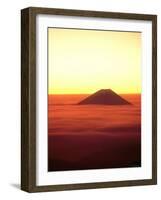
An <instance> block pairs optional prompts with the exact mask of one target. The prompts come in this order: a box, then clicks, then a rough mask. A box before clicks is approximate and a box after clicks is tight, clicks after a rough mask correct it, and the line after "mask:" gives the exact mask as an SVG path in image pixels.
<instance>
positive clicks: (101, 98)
mask: <svg viewBox="0 0 161 200" xmlns="http://www.w3.org/2000/svg"><path fill="white" fill-rule="evenodd" d="M86 104H102V105H131V103H130V102H128V101H126V100H125V99H123V98H122V97H120V96H119V95H118V94H116V93H115V92H114V91H112V90H111V89H101V90H98V91H97V92H96V93H94V94H92V95H90V96H88V97H87V98H85V99H84V100H82V101H80V102H79V103H78V105H86Z"/></svg>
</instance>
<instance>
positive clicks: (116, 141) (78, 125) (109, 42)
mask: <svg viewBox="0 0 161 200" xmlns="http://www.w3.org/2000/svg"><path fill="white" fill-rule="evenodd" d="M47 31H48V32H47V48H48V52H47V63H48V64H47V67H48V171H49V172H52V171H53V172H54V171H67V170H68V171H69V170H92V169H112V168H132V167H135V168H136V167H141V163H142V160H141V142H142V141H141V94H142V84H141V83H142V76H141V75H142V74H141V70H142V69H141V66H142V60H141V58H142V33H141V32H138V31H119V30H118V31H114V30H103V29H101V30H99V29H97V30H95V29H80V28H63V27H48V30H47Z"/></svg>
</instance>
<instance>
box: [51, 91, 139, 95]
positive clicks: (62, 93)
mask: <svg viewBox="0 0 161 200" xmlns="http://www.w3.org/2000/svg"><path fill="white" fill-rule="evenodd" d="M90 94H94V93H48V95H90ZM117 94H120V95H121V94H141V92H138V93H117Z"/></svg>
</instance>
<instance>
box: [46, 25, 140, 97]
mask: <svg viewBox="0 0 161 200" xmlns="http://www.w3.org/2000/svg"><path fill="white" fill-rule="evenodd" d="M108 88H111V89H112V90H114V91H115V92H117V93H141V33H139V32H116V31H96V30H79V29H59V28H49V29H48V93H49V94H91V93H94V92H96V91H97V90H99V89H108Z"/></svg>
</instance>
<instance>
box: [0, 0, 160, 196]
mask: <svg viewBox="0 0 161 200" xmlns="http://www.w3.org/2000/svg"><path fill="white" fill-rule="evenodd" d="M28 6H42V7H43V6H44V7H60V8H73V9H89V10H100V11H101V10H102V11H103V10H104V11H115V12H137V13H151V14H158V55H161V52H160V47H159V44H161V41H160V37H159V35H160V34H161V21H160V20H161V2H160V0H148V1H147V0H135V1H134V0H133V1H131V0H95V1H94V0H92V1H90V0H53V1H52V0H39V1H34V0H14V1H9V0H5V1H1V6H0V22H1V26H0V92H1V97H0V134H1V138H0V198H1V199H11V198H12V199H18V200H19V199H22V200H23V199H32V200H41V199H42V200H43V199H45V200H49V199H53V198H55V199H56V200H57V199H60V200H61V199H70V200H72V199H73V200H75V199H78V200H79V199H101V200H102V199H112V200H115V199H124V200H129V199H130V200H133V199H149V200H151V199H155V200H158V199H160V195H161V174H160V170H159V169H160V168H161V159H160V153H161V146H160V141H161V136H160V132H161V125H159V121H160V120H159V119H160V117H161V115H160V114H161V112H159V113H158V144H159V145H158V185H157V186H140V187H125V188H112V189H99V190H98V189H97V190H82V191H66V192H55V193H53V192H48V193H37V194H28V193H25V192H23V191H20V190H19V183H20V9H22V8H24V7H28ZM160 64H161V57H160V56H158V77H160V76H161V72H160V69H159V67H160ZM160 85H161V79H160V80H158V89H160ZM159 101H161V96H160V92H159V90H158V102H159ZM158 111H161V107H160V105H158Z"/></svg>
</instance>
